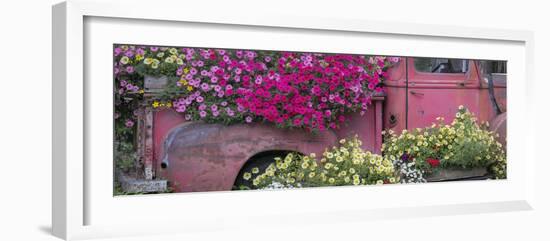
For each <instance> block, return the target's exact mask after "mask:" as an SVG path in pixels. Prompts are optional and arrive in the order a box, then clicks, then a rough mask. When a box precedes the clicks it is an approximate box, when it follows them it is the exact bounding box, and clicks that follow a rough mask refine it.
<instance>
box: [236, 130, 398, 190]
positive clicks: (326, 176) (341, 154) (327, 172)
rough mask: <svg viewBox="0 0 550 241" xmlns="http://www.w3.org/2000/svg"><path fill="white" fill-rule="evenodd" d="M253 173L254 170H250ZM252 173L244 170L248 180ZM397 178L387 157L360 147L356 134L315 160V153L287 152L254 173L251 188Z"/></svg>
mask: <svg viewBox="0 0 550 241" xmlns="http://www.w3.org/2000/svg"><path fill="white" fill-rule="evenodd" d="M252 173H254V169H252ZM252 176H253V175H252V174H251V173H244V174H243V178H244V179H245V180H249V179H251V178H252ZM398 181H399V178H398V176H397V175H396V171H395V170H394V167H393V164H392V162H391V161H390V160H388V159H386V158H384V157H382V156H380V155H376V154H372V153H370V152H368V151H365V150H363V149H362V148H361V141H360V140H359V139H358V138H357V136H355V137H354V138H351V139H349V140H346V139H342V140H340V146H338V147H336V146H335V147H332V148H331V149H327V150H325V152H324V153H323V156H322V157H321V158H320V159H317V158H316V156H315V154H314V153H312V154H310V155H300V154H296V153H290V154H288V155H287V156H286V157H284V158H275V162H274V163H272V164H271V165H270V166H268V167H267V168H266V170H265V171H264V172H263V173H261V174H258V175H256V176H255V177H254V178H253V180H252V184H253V188H269V187H270V186H272V185H273V184H274V183H276V184H278V185H280V186H281V187H319V186H342V185H368V184H385V183H397V182H398Z"/></svg>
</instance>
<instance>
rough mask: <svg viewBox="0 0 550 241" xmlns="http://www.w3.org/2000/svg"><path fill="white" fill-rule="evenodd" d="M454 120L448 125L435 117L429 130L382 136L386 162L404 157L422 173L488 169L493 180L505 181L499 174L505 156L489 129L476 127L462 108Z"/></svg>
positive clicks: (503, 175) (472, 117) (484, 126)
mask: <svg viewBox="0 0 550 241" xmlns="http://www.w3.org/2000/svg"><path fill="white" fill-rule="evenodd" d="M455 117H456V118H455V119H454V120H453V121H452V123H451V124H450V125H446V124H444V120H443V118H441V117H439V118H437V121H438V123H434V124H432V126H430V127H426V128H417V129H415V130H412V131H407V130H404V131H403V132H402V133H401V134H400V135H396V134H395V133H393V131H391V130H390V131H388V132H387V133H385V137H384V144H383V145H382V151H383V152H384V155H386V156H387V158H390V159H396V158H402V157H403V156H407V158H408V159H411V160H412V161H414V162H415V164H416V167H417V168H419V169H421V170H422V171H424V172H426V173H431V172H434V171H437V169H439V168H463V169H470V168H476V167H490V166H491V168H489V170H490V171H491V172H493V173H494V172H495V171H496V172H497V173H499V174H498V177H497V178H505V171H504V172H502V170H503V168H504V170H505V166H506V155H505V152H504V149H503V147H502V144H500V143H499V142H498V141H497V140H496V139H495V136H496V135H495V134H493V133H492V132H490V131H488V130H487V129H488V127H489V125H488V124H485V125H481V126H480V125H478V123H477V122H476V118H475V117H474V115H473V114H472V113H470V112H469V111H468V110H467V109H466V108H464V107H463V106H460V107H459V109H458V112H457V113H456V116H455ZM430 159H431V160H432V161H433V160H436V161H437V162H438V163H437V165H434V164H433V163H432V164H430V163H429V162H428V160H430ZM495 163H498V164H495ZM494 165H496V166H494ZM497 167H498V168H497ZM495 168H497V169H495ZM493 169H494V170H493Z"/></svg>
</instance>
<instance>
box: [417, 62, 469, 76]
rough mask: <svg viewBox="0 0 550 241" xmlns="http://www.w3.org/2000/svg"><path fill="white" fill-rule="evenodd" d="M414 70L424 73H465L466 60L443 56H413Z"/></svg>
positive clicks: (466, 67)
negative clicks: (444, 57)
mask: <svg viewBox="0 0 550 241" xmlns="http://www.w3.org/2000/svg"><path fill="white" fill-rule="evenodd" d="M414 67H415V69H416V71H419V72H426V73H466V72H467V71H468V60H466V59H443V58H414Z"/></svg>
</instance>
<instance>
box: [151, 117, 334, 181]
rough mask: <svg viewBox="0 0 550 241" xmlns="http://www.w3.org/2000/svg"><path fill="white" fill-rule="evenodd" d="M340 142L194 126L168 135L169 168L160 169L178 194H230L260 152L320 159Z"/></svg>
mask: <svg viewBox="0 0 550 241" xmlns="http://www.w3.org/2000/svg"><path fill="white" fill-rule="evenodd" d="M336 142H337V138H336V135H335V133H333V132H329V131H326V132H322V133H320V134H318V135H315V134H312V133H309V132H306V131H303V130H288V129H286V130H285V129H280V128H277V127H275V126H273V125H269V124H259V123H258V124H237V125H231V126H224V125H220V124H206V123H198V122H196V123H189V124H184V125H181V126H178V127H176V128H174V129H173V130H172V131H171V132H170V133H169V134H168V136H167V137H166V139H165V143H164V144H165V152H164V155H163V157H162V159H161V160H162V162H163V163H164V165H158V166H157V168H158V170H160V171H159V172H158V174H159V175H161V176H163V177H165V178H166V179H168V180H169V181H170V184H171V186H172V188H173V189H174V191H176V192H189V191H216V190H230V189H231V188H232V186H233V183H234V182H235V179H236V177H237V173H238V172H239V170H240V169H241V167H242V166H243V165H244V163H245V162H246V161H247V160H248V159H249V158H250V157H252V156H253V155H255V154H256V153H260V152H263V151H266V150H291V151H298V152H301V153H318V154H320V153H322V152H323V150H324V149H325V148H326V147H327V146H331V145H333V144H335V143H336ZM161 164H162V163H161ZM161 166H164V167H165V168H162V167H161Z"/></svg>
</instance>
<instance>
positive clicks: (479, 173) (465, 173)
mask: <svg viewBox="0 0 550 241" xmlns="http://www.w3.org/2000/svg"><path fill="white" fill-rule="evenodd" d="M487 174H488V172H487V168H485V167H476V168H470V169H464V168H456V167H455V168H445V169H440V170H438V171H435V172H433V173H430V174H426V175H425V178H426V180H427V181H428V182H442V181H452V180H462V179H486V178H488V177H487Z"/></svg>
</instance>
